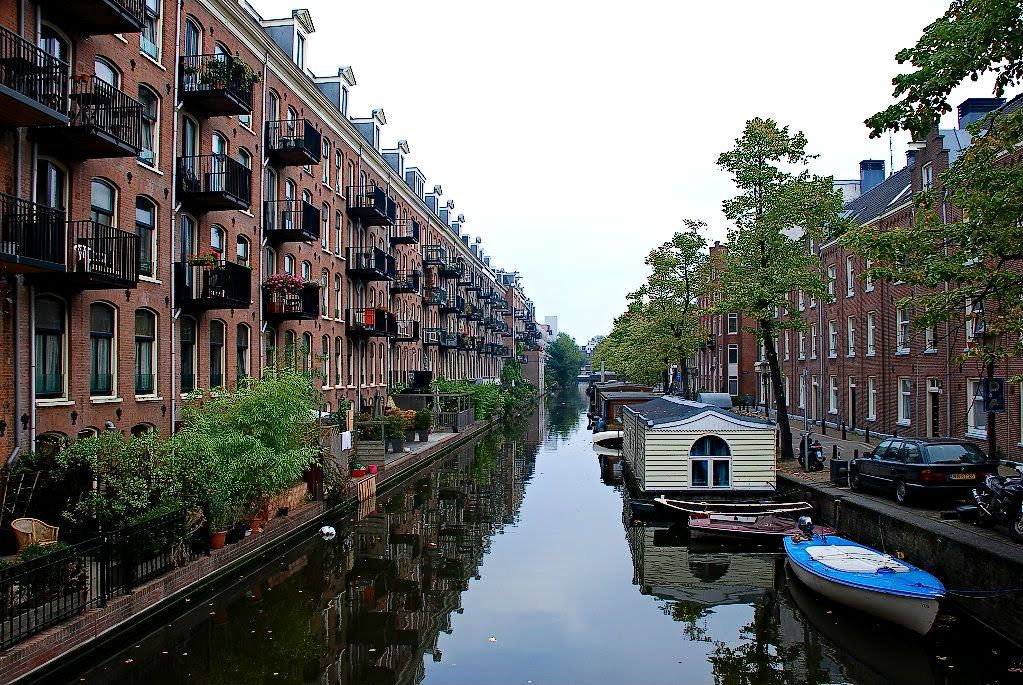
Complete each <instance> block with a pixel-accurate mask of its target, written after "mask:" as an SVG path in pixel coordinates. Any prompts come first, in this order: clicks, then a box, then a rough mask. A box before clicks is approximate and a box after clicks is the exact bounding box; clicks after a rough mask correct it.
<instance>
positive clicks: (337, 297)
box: [334, 274, 341, 319]
mask: <svg viewBox="0 0 1023 685" xmlns="http://www.w3.org/2000/svg"><path fill="white" fill-rule="evenodd" d="M334 318H335V319H340V318H341V274H334Z"/></svg>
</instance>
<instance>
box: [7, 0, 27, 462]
mask: <svg viewBox="0 0 1023 685" xmlns="http://www.w3.org/2000/svg"><path fill="white" fill-rule="evenodd" d="M18 35H19V36H21V37H24V36H25V0H18ZM13 133H14V196H15V197H17V198H20V197H21V194H22V191H23V184H22V182H21V174H22V171H23V170H22V168H21V163H22V146H21V130H20V129H14V131H13ZM8 279H9V280H10V281H11V282H12V285H13V288H12V290H11V293H12V296H11V299H12V301H13V304H12V307H11V309H12V311H11V325H12V326H13V327H14V341H13V342H14V415H13V420H12V421H11V427H12V429H13V430H14V449H13V450H12V452H11V454H10V458H11V459H13V458H14V457H15V456H17V454H18V450H19V448H20V447H21V418H20V415H21V320H20V319H19V318H18V305H19V299H20V298H19V296H20V294H21V288H22V287H23V286H24V279H23V277H21V276H15V277H14V278H13V279H11V278H9V277H8Z"/></svg>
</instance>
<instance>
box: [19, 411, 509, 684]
mask: <svg viewBox="0 0 1023 685" xmlns="http://www.w3.org/2000/svg"><path fill="white" fill-rule="evenodd" d="M494 424H495V422H494V421H479V422H476V423H474V424H472V425H471V426H469V427H468V428H467V429H466V430H464V431H462V432H459V433H452V434H449V435H446V436H445V437H444V439H443V440H441V441H439V442H437V443H436V444H434V445H430V446H429V447H427V448H426V449H422V450H419V451H415V452H409V453H406V454H404V455H402V456H400V457H397V458H395V459H392V460H391V461H390V463H388V464H387V465H386V466H385V467H384V468H383V469H381V470H380V471H378V472H377V473H376V474H375V475H369V476H366V477H364V478H360V479H358V480H357V481H355V482H353V483H352V487H351V492H350V494H349V495H347V496H346V497H345V498H344V499H343V500H342V501H341V502H339V503H337V504H336V505H334V506H327V505H325V504H324V503H323V502H309V503H307V504H305V505H303V506H301V507H299V508H298V509H296V510H294V511H292V512H289V515H288V516H285V517H276V518H274V519H272V520H270V521H268V522H267V524H266V526H265V527H264V529H263V532H262V533H259V534H257V535H251V536H248V537H246V538H245V539H244V540H241V541H239V542H238V543H235V544H233V545H228V546H226V547H224V548H223V549H219V550H214V551H213V552H211V553H210V555H209V556H204V557H200V558H198V559H196V560H194V561H192V562H189V563H187V564H185V565H183V566H180V567H178V568H176V569H174V570H173V571H170V572H168V573H166V574H164V575H162V576H160V577H158V578H155V579H154V580H152V581H150V582H149V583H146V584H144V585H142V586H140V587H137V588H135V589H134V590H133V591H132V592H131V593H129V594H126V595H122V596H118V597H114V598H112V599H110V600H109V601H108V603H107V605H106V606H105V607H102V608H96V609H89V610H87V611H85V612H84V613H82V614H81V615H79V616H77V617H75V618H74V619H71V620H68V621H65V622H63V623H60V624H58V625H56V626H54V627H53V628H50V629H49V630H47V631H45V632H42V633H39V634H38V635H34V636H33V637H31V638H29V639H27V640H25V641H23V642H20V643H18V644H17V645H15V646H13V647H11V648H10V649H8V650H6V651H4V652H2V653H0V683H15V682H19V681H22V682H24V681H29V680H32V681H37V682H41V681H42V680H43V679H45V677H46V675H47V674H48V673H51V672H54V671H56V670H57V669H65V668H71V667H73V665H74V664H75V663H78V662H82V661H83V660H85V659H87V658H88V657H89V655H91V654H93V653H95V651H96V650H97V649H100V648H102V647H103V646H104V645H107V644H110V643H112V642H114V641H116V640H118V639H121V638H123V637H125V636H126V635H128V634H129V633H131V632H132V631H133V630H134V629H135V628H137V627H138V626H140V625H141V624H143V623H146V622H150V621H154V620H156V619H158V618H159V617H161V616H164V615H166V614H169V613H171V612H174V611H178V610H180V609H181V608H182V607H181V604H182V603H185V602H189V601H191V598H192V596H193V595H195V594H197V593H199V592H201V591H203V590H205V589H207V588H210V587H212V586H216V585H218V584H220V583H222V582H225V581H226V579H227V577H228V576H229V575H232V574H237V573H238V572H240V571H244V570H245V569H247V568H249V567H251V566H253V565H255V564H257V563H259V562H260V561H261V560H265V559H266V558H267V557H269V556H271V555H273V554H276V553H279V552H280V550H281V549H282V548H284V547H286V546H287V545H289V544H293V543H294V542H295V541H296V540H298V539H301V538H304V537H307V536H308V535H309V534H310V533H311V531H312V530H313V529H314V528H318V527H319V526H321V525H322V523H323V522H324V521H326V520H329V519H332V518H334V517H337V516H341V515H343V514H346V513H348V512H350V511H353V510H354V509H355V508H356V507H357V506H358V505H359V502H360V501H362V500H365V499H366V498H368V497H373V496H375V495H376V494H377V493H379V492H382V491H383V490H385V489H390V488H391V487H393V486H395V485H397V484H399V483H401V482H402V481H404V480H406V479H407V478H409V477H411V476H413V475H414V474H415V473H418V472H419V471H421V470H422V469H424V468H426V467H427V466H428V465H429V464H432V463H433V462H435V461H437V460H438V459H440V458H441V457H443V456H445V455H446V454H448V453H450V452H451V451H453V450H454V449H456V448H458V447H460V446H462V445H464V444H465V443H467V442H470V441H472V440H474V439H475V438H478V437H480V436H482V435H483V434H485V433H487V432H488V431H489V430H490V429H491V428H493V426H494Z"/></svg>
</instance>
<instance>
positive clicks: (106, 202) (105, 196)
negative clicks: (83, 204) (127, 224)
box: [91, 178, 117, 226]
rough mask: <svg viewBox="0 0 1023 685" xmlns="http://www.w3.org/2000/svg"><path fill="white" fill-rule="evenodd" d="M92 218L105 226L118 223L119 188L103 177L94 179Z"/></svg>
mask: <svg viewBox="0 0 1023 685" xmlns="http://www.w3.org/2000/svg"><path fill="white" fill-rule="evenodd" d="M91 207H92V212H91V218H92V220H93V221H95V222H96V223H97V224H102V225H103V226H116V225H117V212H116V208H117V189H116V188H114V186H113V184H111V183H110V182H109V181H106V180H104V179H101V178H94V179H92V205H91Z"/></svg>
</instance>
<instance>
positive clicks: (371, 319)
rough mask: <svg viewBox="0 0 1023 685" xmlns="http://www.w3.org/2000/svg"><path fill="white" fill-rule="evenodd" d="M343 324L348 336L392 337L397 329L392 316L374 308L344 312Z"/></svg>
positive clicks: (384, 310)
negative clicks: (346, 327) (345, 325)
mask: <svg viewBox="0 0 1023 685" xmlns="http://www.w3.org/2000/svg"><path fill="white" fill-rule="evenodd" d="M345 322H346V323H347V326H348V334H349V335H365V336H379V337H386V336H390V335H394V334H395V332H396V329H397V323H396V322H395V319H394V314H392V313H391V312H389V311H387V310H386V309H378V308H374V307H363V308H359V309H348V310H346V311H345Z"/></svg>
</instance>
